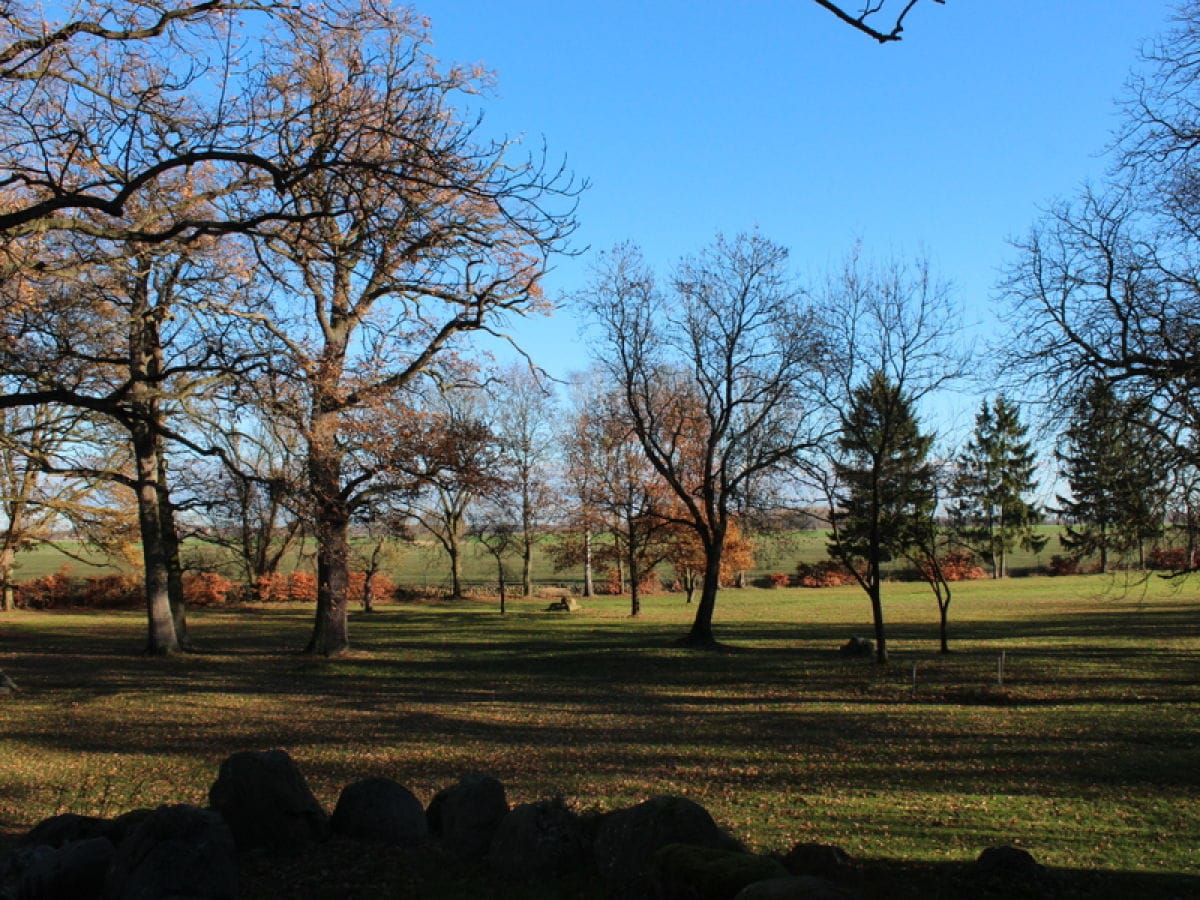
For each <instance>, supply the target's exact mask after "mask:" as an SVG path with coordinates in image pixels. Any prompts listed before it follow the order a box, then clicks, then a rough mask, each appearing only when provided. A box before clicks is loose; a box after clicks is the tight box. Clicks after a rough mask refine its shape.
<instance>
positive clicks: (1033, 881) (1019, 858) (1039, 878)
mask: <svg viewBox="0 0 1200 900" xmlns="http://www.w3.org/2000/svg"><path fill="white" fill-rule="evenodd" d="M968 875H969V878H970V880H971V881H972V882H974V883H975V884H977V885H979V886H980V887H982V888H986V889H987V890H990V891H1000V892H1005V891H1006V892H1011V893H1016V892H1021V893H1024V894H1035V895H1041V894H1045V893H1049V892H1050V891H1051V890H1052V888H1053V886H1054V885H1053V879H1052V878H1051V877H1050V873H1049V872H1048V871H1046V869H1045V867H1043V866H1042V865H1041V864H1040V863H1038V862H1037V860H1035V859H1034V858H1033V855H1032V854H1031V853H1030V852H1029V851H1028V850H1022V849H1021V848H1020V847H1008V846H1002V847H988V848H987V849H986V850H984V851H983V852H982V853H981V854H979V858H978V859H977V860H975V862H974V863H973V864H972V865H971V868H970V870H969V873H968Z"/></svg>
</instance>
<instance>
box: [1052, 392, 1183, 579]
mask: <svg viewBox="0 0 1200 900" xmlns="http://www.w3.org/2000/svg"><path fill="white" fill-rule="evenodd" d="M1147 412H1148V411H1147V410H1146V409H1145V408H1144V407H1143V406H1142V405H1141V404H1139V403H1137V402H1136V401H1131V400H1124V399H1122V398H1121V397H1119V396H1118V395H1117V394H1116V392H1115V391H1114V390H1113V387H1112V385H1111V384H1110V383H1109V382H1107V381H1105V380H1103V379H1094V380H1092V381H1091V382H1090V383H1089V384H1088V385H1087V386H1086V387H1085V388H1084V389H1083V390H1082V391H1081V392H1080V394H1079V397H1078V399H1077V400H1076V402H1075V408H1074V411H1073V413H1072V416H1071V420H1070V423H1069V424H1068V426H1067V430H1066V433H1065V434H1064V435H1063V447H1062V448H1061V449H1060V450H1059V451H1058V453H1057V454H1056V456H1057V458H1058V461H1059V465H1060V475H1062V477H1064V478H1065V479H1066V480H1067V483H1068V484H1069V486H1070V488H1071V496H1070V497H1069V498H1068V497H1062V496H1060V497H1058V504H1059V512H1060V513H1061V514H1062V515H1063V516H1064V517H1065V518H1066V519H1067V520H1068V522H1069V524H1068V525H1067V526H1066V528H1065V530H1064V533H1063V536H1062V543H1063V546H1064V547H1066V548H1067V550H1068V551H1069V552H1070V553H1071V554H1072V555H1073V556H1075V557H1077V558H1084V557H1088V556H1098V557H1099V562H1100V571H1102V572H1107V571H1108V570H1109V565H1110V563H1111V562H1112V557H1113V556H1114V555H1129V554H1131V553H1135V552H1136V553H1137V555H1138V557H1139V561H1140V560H1141V559H1142V551H1143V548H1144V546H1145V542H1146V541H1147V540H1150V539H1152V538H1154V537H1157V536H1158V535H1159V534H1160V533H1161V531H1162V525H1163V518H1164V513H1163V508H1164V504H1165V498H1166V493H1167V477H1166V472H1165V466H1166V465H1167V462H1166V459H1167V455H1166V451H1165V449H1164V443H1163V441H1162V440H1161V438H1159V437H1158V436H1157V434H1156V433H1155V431H1154V430H1153V428H1152V427H1150V425H1149V424H1148V423H1147V420H1146V413H1147Z"/></svg>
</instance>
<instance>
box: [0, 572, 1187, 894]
mask: <svg viewBox="0 0 1200 900" xmlns="http://www.w3.org/2000/svg"><path fill="white" fill-rule="evenodd" d="M885 602H886V607H887V614H888V617H889V620H890V623H891V634H892V638H893V653H894V656H893V662H892V663H891V664H890V665H889V666H887V667H885V668H879V667H877V666H875V665H873V664H872V663H870V662H868V661H864V660H848V659H845V658H843V657H841V656H840V655H839V654H838V653H837V652H836V648H837V647H838V645H840V644H841V643H842V642H843V641H845V640H846V638H848V637H849V636H850V635H852V634H867V633H868V631H869V629H868V610H867V604H866V600H865V598H864V597H863V595H862V594H861V592H859V591H856V590H850V589H826V590H800V589H788V590H775V591H771V590H756V589H749V590H744V591H727V592H724V593H723V594H722V595H721V598H720V601H719V604H718V609H717V631H718V637H719V638H721V639H722V640H724V641H726V642H728V644H729V645H730V648H731V649H730V650H729V651H728V652H715V653H707V652H706V653H702V652H695V651H686V650H682V649H679V648H677V647H675V646H673V645H672V640H673V639H674V638H676V637H678V636H679V635H680V634H681V633H682V632H683V631H684V629H685V628H686V625H687V623H688V621H689V619H690V615H691V610H690V609H689V608H688V607H687V606H685V604H684V603H683V602H682V600H681V598H680V597H679V596H678V595H664V596H656V597H652V598H650V599H649V600H648V601H647V602H646V604H645V610H646V613H645V615H644V616H643V617H641V618H640V619H637V620H633V619H630V618H628V617H627V616H626V615H625V610H626V606H625V600H624V599H623V598H619V597H618V598H607V599H600V600H595V601H591V602H589V603H588V604H587V608H586V609H585V610H583V611H582V612H581V613H579V614H573V615H565V614H554V613H548V612H546V611H544V606H545V601H527V602H525V601H522V602H517V603H515V604H514V606H513V612H511V613H510V614H509V615H507V616H505V617H503V618H501V617H500V616H499V615H498V614H497V610H496V608H495V605H494V604H493V603H490V602H489V603H485V602H463V603H455V604H428V605H403V606H397V605H388V606H384V607H382V608H381V611H380V612H378V613H376V614H374V615H361V614H359V615H355V616H354V617H353V620H352V623H351V626H352V627H351V638H352V641H353V643H354V647H355V649H354V650H353V651H352V652H351V653H350V654H349V655H348V656H346V657H344V658H339V659H336V660H332V661H322V660H314V659H306V658H302V657H299V656H296V655H295V654H294V653H293V652H292V651H294V650H296V649H297V648H299V647H300V646H302V644H303V643H304V640H305V638H306V636H307V632H308V629H309V625H310V619H311V616H312V610H311V609H309V608H306V607H290V606H284V607H271V608H262V609H242V610H229V611H197V612H196V613H195V614H194V615H193V616H192V629H193V633H194V636H195V638H196V640H197V641H198V645H199V647H200V652H199V653H196V654H194V655H188V656H184V657H179V658H173V659H167V660H156V659H146V658H142V657H140V656H138V655H137V654H136V652H135V651H136V649H137V648H138V647H139V645H140V643H141V639H142V633H143V629H144V622H143V616H142V615H140V614H137V613H109V614H85V613H76V612H61V613H33V612H17V613H12V614H7V615H0V668H2V669H3V670H4V671H5V672H7V673H8V674H9V675H10V676H12V677H13V678H14V679H15V680H16V681H17V682H18V684H20V685H21V687H22V690H21V691H20V692H19V693H17V694H14V695H11V696H9V697H7V698H0V831H5V830H7V831H10V832H13V831H18V830H22V829H25V828H28V827H29V826H30V825H31V824H33V823H34V822H35V821H37V820H39V819H40V818H42V817H44V816H47V815H50V814H52V813H55V812H59V811H64V810H71V811H75V812H80V813H98V814H113V813H116V812H120V811H122V810H124V809H127V808H131V807H134V806H139V805H145V804H153V803H158V802H161V801H166V800H182V801H189V802H201V803H202V802H204V798H205V791H206V790H207V787H208V785H209V784H210V783H211V781H212V780H213V778H214V776H215V773H216V770H217V766H218V764H219V763H220V761H221V759H222V758H224V757H225V756H226V755H228V754H229V753H232V752H234V751H236V750H241V749H250V748H268V747H284V748H286V749H288V750H289V752H291V753H292V754H293V756H294V757H295V758H296V759H297V761H298V762H299V764H300V766H301V768H302V769H303V771H304V772H305V773H306V775H307V776H308V778H309V779H310V781H311V782H312V784H313V786H314V788H315V790H316V792H317V794H318V796H319V797H320V799H321V800H322V801H323V802H324V803H325V805H326V806H327V807H332V805H333V803H334V801H335V800H336V797H337V792H338V790H339V789H340V787H341V786H342V785H344V784H346V783H348V782H349V781H351V780H353V779H355V778H356V777H359V776H363V775H371V774H378V775H387V776H389V777H392V778H396V779H397V780H399V781H401V782H402V783H404V784H406V785H408V786H409V787H410V788H411V789H412V790H413V791H414V792H415V793H416V794H417V796H418V797H419V798H420V799H421V800H422V801H426V802H427V801H428V800H429V798H430V797H431V796H432V794H433V793H434V792H435V791H436V790H437V789H438V788H440V787H442V786H444V785H445V784H447V783H449V782H450V781H452V780H453V779H454V778H456V777H457V776H458V775H459V774H461V773H462V772H464V771H467V770H471V769H482V770H485V771H489V772H493V773H495V774H496V775H497V776H499V777H500V778H501V779H502V780H503V781H504V782H505V783H506V784H507V785H508V787H509V792H510V800H511V801H512V802H519V801H524V800H532V799H535V798H538V797H543V796H548V795H550V794H553V793H556V792H560V793H562V794H563V795H565V796H567V797H568V798H570V799H571V801H572V802H574V803H575V804H576V805H578V806H580V807H583V808H599V809H608V808H613V807H615V806H618V805H622V804H629V803H632V802H634V801H638V800H641V799H645V798H647V797H649V796H652V795H655V794H659V793H686V794H687V795H689V796H692V797H694V798H695V799H697V800H698V801H700V802H701V803H703V804H705V805H706V806H707V807H708V808H709V809H710V810H711V811H712V813H713V814H714V816H715V817H716V818H717V819H718V821H720V822H721V823H723V824H725V825H727V826H728V827H729V828H731V829H732V831H733V832H734V833H735V834H736V835H737V836H738V837H740V838H742V839H743V840H745V841H746V842H748V843H749V844H750V845H751V846H753V847H755V848H758V849H762V850H767V849H773V850H786V849H787V848H788V847H790V846H791V844H793V843H795V842H797V841H823V842H832V843H837V844H840V845H842V846H843V847H845V848H846V849H847V850H848V851H850V852H851V853H852V854H855V855H858V856H862V857H869V858H882V857H887V858H891V859H904V860H916V861H928V862H931V863H932V862H938V861H947V860H967V859H972V858H974V856H975V855H977V854H978V853H979V852H980V850H982V849H983V848H984V847H987V846H989V845H993V844H998V843H1019V844H1020V845H1021V846H1023V847H1026V848H1028V849H1029V850H1031V851H1032V852H1033V853H1034V854H1035V856H1036V857H1037V858H1038V859H1039V860H1040V861H1042V862H1044V863H1047V864H1050V865H1052V866H1056V867H1061V868H1064V869H1098V870H1102V871H1104V872H1108V873H1110V874H1112V876H1113V877H1114V878H1117V873H1122V872H1126V873H1155V874H1156V875H1159V876H1166V875H1172V874H1173V875H1176V876H1189V877H1190V880H1189V881H1187V882H1186V884H1184V882H1179V881H1170V882H1169V884H1170V885H1171V887H1170V889H1169V890H1167V889H1166V888H1164V890H1167V892H1166V893H1162V894H1158V893H1154V894H1152V895H1153V896H1163V897H1183V896H1188V895H1192V894H1189V892H1191V891H1195V890H1196V889H1197V886H1200V856H1197V853H1196V848H1197V846H1198V844H1200V766H1197V747H1200V582H1196V581H1192V582H1188V583H1185V584H1184V585H1183V586H1182V587H1179V586H1174V585H1171V584H1168V583H1166V582H1163V581H1161V580H1159V579H1152V580H1150V581H1148V582H1144V583H1131V584H1126V583H1122V582H1114V581H1112V580H1110V579H1108V578H1103V577H1099V576H1091V577H1073V578H1058V579H1053V578H1041V577H1038V578H1025V579H1019V580H1012V581H1008V582H1002V583H993V582H974V583H969V584H962V585H959V586H958V587H957V588H956V592H955V599H954V601H953V605H952V609H951V627H952V634H951V643H952V646H953V648H954V651H955V652H954V653H953V654H951V655H950V656H948V657H943V656H940V655H939V654H938V653H936V626H935V622H936V611H935V606H934V602H933V600H932V599H931V598H930V596H929V595H928V592H927V590H925V589H923V586H921V585H914V584H896V585H890V584H889V585H888V586H887V596H886V599H885ZM1001 652H1003V653H1004V654H1005V665H1006V668H1005V674H1006V678H1005V682H1004V684H1003V686H1000V685H998V684H997V665H998V661H999V656H1000V654H1001ZM914 670H915V675H916V686H915V688H914V686H913V678H914ZM1122 877H1123V876H1122ZM1126 883H1127V882H1123V881H1119V880H1118V881H1114V882H1112V884H1115V885H1121V884H1126ZM1129 883H1132V882H1129ZM1140 883H1141V882H1139V884H1140ZM1179 885H1184V886H1183V887H1179ZM1114 890H1116V893H1108V894H1105V893H1098V894H1094V895H1089V896H1150V895H1151V894H1144V893H1140V892H1139V893H1133V894H1129V893H1123V891H1124V890H1125V889H1124V888H1121V889H1119V890H1117V889H1115V888H1114ZM1139 890H1140V889H1139ZM1172 891H1173V892H1172ZM453 895H454V893H453V892H452V891H451V892H450V893H447V894H446V896H453ZM1072 896H1074V895H1072Z"/></svg>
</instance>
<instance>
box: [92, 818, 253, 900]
mask: <svg viewBox="0 0 1200 900" xmlns="http://www.w3.org/2000/svg"><path fill="white" fill-rule="evenodd" d="M237 880H238V879H237V848H236V847H235V845H234V839H233V833H232V832H231V831H230V828H229V826H228V825H227V824H226V822H225V820H224V819H222V818H221V817H220V816H219V815H217V813H215V812H214V811H212V810H209V809H200V808H199V807H196V806H189V805H186V804H180V805H177V806H160V807H159V808H158V809H156V810H154V812H152V813H151V814H150V815H149V816H147V817H146V818H145V819H143V820H142V822H141V823H140V824H139V825H138V826H137V827H136V828H134V829H133V831H132V832H131V833H130V835H129V837H128V838H127V839H126V840H125V842H124V843H123V844H121V846H120V847H119V848H117V852H116V856H115V858H114V859H113V862H112V866H111V867H110V868H109V872H108V882H107V892H106V897H107V898H108V900H160V898H167V897H186V898H188V900H233V898H235V897H236V896H237Z"/></svg>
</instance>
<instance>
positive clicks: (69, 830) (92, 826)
mask: <svg viewBox="0 0 1200 900" xmlns="http://www.w3.org/2000/svg"><path fill="white" fill-rule="evenodd" d="M110 827H111V823H110V822H109V820H108V819H102V818H100V817H99V816H81V815H79V814H78V813H61V814H60V815H57V816H51V817H50V818H48V819H43V820H42V821H40V822H38V823H37V824H36V825H34V826H33V828H31V829H29V833H28V834H26V835H25V838H24V840H23V843H25V844H32V845H39V844H40V845H43V846H46V847H61V846H63V845H64V844H69V843H71V842H72V841H85V840H88V839H89V838H97V837H107V836H108V831H109V828H110Z"/></svg>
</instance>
